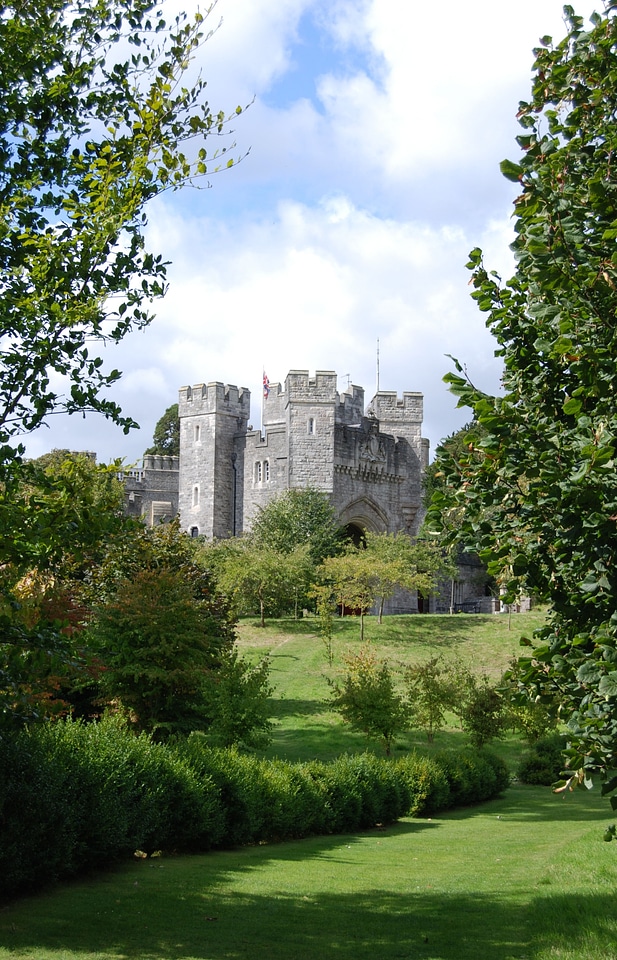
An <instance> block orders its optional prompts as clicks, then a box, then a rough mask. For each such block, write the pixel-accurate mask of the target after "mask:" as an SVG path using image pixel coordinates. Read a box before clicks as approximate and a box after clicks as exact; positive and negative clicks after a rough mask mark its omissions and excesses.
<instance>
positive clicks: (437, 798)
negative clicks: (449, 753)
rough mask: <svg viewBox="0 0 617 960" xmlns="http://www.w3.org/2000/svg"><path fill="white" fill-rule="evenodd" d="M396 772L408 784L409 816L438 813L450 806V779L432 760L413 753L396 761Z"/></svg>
mask: <svg viewBox="0 0 617 960" xmlns="http://www.w3.org/2000/svg"><path fill="white" fill-rule="evenodd" d="M396 771H397V775H398V776H399V777H401V779H403V780H404V781H405V783H406V784H407V789H408V791H409V795H410V803H409V810H408V811H407V814H408V815H409V816H412V817H417V816H419V815H420V814H429V813H436V812H437V811H438V810H445V809H446V808H447V807H449V806H450V786H449V784H448V779H447V777H446V775H445V773H444V771H443V770H442V768H441V767H440V766H439V764H438V763H436V762H435V760H433V759H432V758H430V757H421V756H418V755H417V754H415V753H412V754H410V755H409V756H408V757H401V758H400V759H399V760H397V761H396Z"/></svg>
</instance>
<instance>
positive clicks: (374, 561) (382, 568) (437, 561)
mask: <svg viewBox="0 0 617 960" xmlns="http://www.w3.org/2000/svg"><path fill="white" fill-rule="evenodd" d="M365 549H366V551H367V559H368V560H369V562H370V563H371V565H372V569H373V573H374V575H375V578H376V597H377V599H378V601H379V622H380V623H381V622H382V619H383V608H384V604H385V601H386V600H389V599H391V598H392V597H393V596H394V594H395V593H396V591H397V590H407V591H413V590H419V591H420V592H421V593H423V594H427V593H430V592H431V591H432V590H434V589H435V588H436V586H437V584H438V582H439V581H440V580H442V579H443V578H444V577H446V576H448V575H450V574H451V572H452V564H451V563H449V562H448V560H447V557H446V556H444V551H443V550H442V549H441V546H440V545H439V543H437V542H436V541H435V540H434V539H433V540H411V539H410V537H408V536H407V534H405V533H371V532H370V531H367V532H366V533H365Z"/></svg>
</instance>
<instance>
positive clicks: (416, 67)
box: [24, 0, 602, 464]
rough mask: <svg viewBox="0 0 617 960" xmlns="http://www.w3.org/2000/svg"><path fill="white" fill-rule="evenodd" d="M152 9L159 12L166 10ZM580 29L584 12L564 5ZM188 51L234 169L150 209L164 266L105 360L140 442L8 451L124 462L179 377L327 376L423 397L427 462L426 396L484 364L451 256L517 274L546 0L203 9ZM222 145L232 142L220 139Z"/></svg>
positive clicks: (457, 417) (483, 370) (44, 431)
mask: <svg viewBox="0 0 617 960" xmlns="http://www.w3.org/2000/svg"><path fill="white" fill-rule="evenodd" d="M166 2H167V3H168V4H172V3H173V2H176V0H166ZM574 6H575V9H576V11H577V13H579V14H581V15H582V16H585V17H588V16H589V14H590V13H591V12H592V11H593V10H594V9H601V8H602V4H601V0H598V2H597V3H592V2H589V0H579V2H577V3H575V4H574ZM207 23H208V26H209V27H216V30H215V31H214V33H213V35H212V36H211V38H210V39H209V40H208V42H207V43H206V44H205V46H204V47H203V49H202V50H201V52H200V54H199V62H198V64H196V65H195V69H197V68H199V69H200V70H201V73H202V75H203V77H204V78H205V79H206V80H207V82H208V99H209V102H210V105H211V107H212V108H213V110H215V111H218V110H221V109H223V110H225V112H226V113H233V111H234V110H235V108H236V106H238V105H240V106H243V107H244V106H245V105H247V104H250V106H249V107H248V109H247V110H246V111H244V112H243V113H242V114H241V115H240V116H239V117H238V118H237V120H235V121H234V123H233V131H234V132H233V136H232V137H231V138H230V139H229V140H228V141H227V142H226V143H225V144H223V143H221V144H210V143H208V144H206V146H207V148H208V149H209V150H210V149H213V147H216V146H222V145H226V146H227V147H228V148H229V149H230V150H231V154H232V155H233V156H235V157H238V158H240V157H241V158H242V159H241V162H240V163H238V164H237V165H235V166H234V167H232V168H231V169H230V170H225V171H223V172H221V173H218V174H216V175H215V176H213V177H212V178H211V179H210V181H209V183H210V188H209V189H193V188H190V187H189V188H185V189H184V190H182V191H180V192H178V193H175V194H166V195H164V196H162V197H160V198H158V199H157V200H155V201H154V202H153V203H152V204H151V205H150V207H149V208H148V226H147V228H146V237H147V245H148V248H149V249H150V250H152V251H154V252H156V253H160V254H162V256H163V259H164V260H166V261H169V262H170V266H169V267H168V279H169V290H168V293H167V295H166V297H165V298H164V299H163V300H160V301H157V302H156V304H155V305H154V312H155V314H156V316H155V319H154V321H153V322H152V324H151V325H150V326H149V327H147V328H146V329H145V330H143V331H140V332H136V333H134V334H131V335H130V336H129V337H127V338H126V339H125V340H124V341H123V342H122V344H120V345H118V346H115V347H109V348H106V349H105V350H104V351H103V353H102V356H103V358H104V362H105V366H106V368H108V369H112V368H118V369H120V370H122V372H123V376H122V379H121V380H120V381H119V382H118V383H117V384H115V385H114V388H113V392H112V393H111V394H110V396H111V398H112V399H114V400H115V401H116V402H118V403H119V404H120V405H121V407H122V409H123V412H124V413H125V414H126V415H129V416H132V417H133V418H134V419H135V420H136V421H137V422H138V423H139V424H140V430H135V431H132V432H131V433H130V434H129V435H128V436H126V435H124V433H123V432H122V430H121V428H119V427H116V426H114V425H113V424H110V423H108V422H107V421H105V420H104V419H102V418H101V417H100V416H95V415H87V416H86V417H82V416H81V415H74V416H72V417H68V416H64V415H58V416H53V417H51V418H50V420H49V423H48V426H46V427H42V428H40V429H39V430H38V431H36V432H35V433H33V434H31V435H30V436H29V437H26V438H24V439H25V443H26V450H27V455H28V456H32V457H36V456H39V455H40V454H42V453H44V452H46V451H48V450H51V449H53V448H57V447H66V448H69V449H71V450H92V451H95V452H96V454H97V456H98V459H99V461H100V462H103V463H107V462H110V461H112V460H114V459H116V458H121V459H123V460H124V462H125V463H126V464H136V463H139V461H140V459H141V456H142V454H143V452H144V450H145V449H146V448H147V447H148V446H149V445H150V444H151V443H152V434H153V430H154V427H155V424H156V422H157V420H158V419H159V417H160V416H161V415H162V414H163V413H164V411H165V410H166V408H167V407H168V406H170V404H172V403H175V402H176V401H177V397H178V390H179V388H180V387H181V386H183V385H194V384H197V383H209V382H212V381H221V382H223V383H228V384H235V385H237V386H240V387H246V388H248V389H249V390H250V391H251V418H252V423H253V426H254V427H255V428H257V427H259V425H260V421H261V405H262V399H261V397H262V374H263V372H264V371H265V372H266V374H267V376H268V377H269V380H270V382H271V384H273V383H277V382H281V383H283V382H284V380H285V376H286V374H287V372H288V371H289V370H308V371H309V373H311V374H313V373H314V372H315V371H316V370H334V371H336V372H337V374H338V377H339V379H338V388H339V391H342V390H344V389H345V388H346V387H347V386H348V384H349V383H353V384H357V385H359V386H363V387H364V389H365V398H366V402H367V403H368V401H369V400H370V399H371V397H372V396H373V394H374V392H375V389H376V385H377V367H378V364H377V355H378V352H379V387H380V389H381V390H394V391H397V392H398V394H399V395H401V394H402V392H403V391H407V390H411V391H420V392H422V393H423V394H424V429H423V435H424V436H426V437H428V438H429V440H430V444H431V450H432V451H434V449H435V446H436V445H437V444H438V443H439V441H440V440H441V439H443V438H444V437H445V436H447V435H448V434H450V433H452V432H453V431H454V430H456V429H458V428H459V427H460V426H462V425H463V424H464V423H465V422H466V421H467V420H468V419H469V411H466V410H457V409H456V400H455V398H454V397H453V396H452V395H451V394H450V393H449V392H448V390H447V387H446V385H445V384H444V383H443V381H442V378H443V376H444V375H445V374H446V373H448V372H449V371H450V370H452V369H453V363H452V361H451V359H449V357H450V356H452V357H456V358H457V359H458V360H459V361H460V362H461V363H462V364H464V366H465V368H466V370H467V373H468V375H469V377H470V379H471V380H472V381H473V382H474V383H475V384H476V386H478V387H480V388H481V389H484V390H486V391H487V392H491V393H495V392H497V391H498V390H499V382H500V363H499V361H498V359H496V358H495V356H494V351H495V341H494V340H493V339H492V337H491V336H490V333H489V332H488V331H487V330H486V327H485V322H484V320H485V318H484V315H483V314H481V313H480V312H479V311H478V310H477V307H476V306H475V304H474V302H473V301H472V299H471V297H470V287H469V278H470V274H469V272H468V271H467V270H466V268H465V264H466V262H467V255H468V253H469V251H470V250H471V249H472V248H473V247H476V246H480V247H481V248H482V249H483V251H484V255H485V262H486V264H487V266H488V267H489V268H490V269H496V270H498V271H499V273H500V274H501V275H502V276H503V277H508V276H510V275H511V274H512V272H513V260H512V258H511V254H510V251H509V243H510V242H511V240H512V220H511V213H512V201H513V199H514V196H515V195H516V186H515V185H514V184H512V183H510V182H509V181H507V180H505V179H504V178H503V177H502V175H501V174H500V171H499V163H500V161H501V160H503V159H504V158H506V157H507V158H510V159H516V158H517V156H518V153H519V150H518V146H517V144H516V141H515V137H516V135H517V133H518V132H519V127H518V124H517V122H516V119H515V115H516V111H517V107H518V103H519V101H520V100H524V99H526V98H527V97H528V95H529V92H530V87H531V77H532V64H533V53H532V51H533V48H534V46H537V44H538V39H539V38H540V37H541V36H544V35H546V34H548V35H551V36H553V37H554V38H555V40H558V39H561V37H562V36H563V35H564V33H565V27H564V24H563V20H562V3H561V2H560V0H517V3H516V4H513V3H506V2H504V0H467V2H465V3H462V2H461V0H442V2H441V3H439V4H438V5H433V4H429V3H426V0H422V2H420V0H218V3H217V4H216V6H215V8H214V10H213V11H212V13H211V14H210V16H209V19H208V21H207ZM233 143H235V147H233V148H232V144H233Z"/></svg>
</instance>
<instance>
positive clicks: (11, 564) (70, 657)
mask: <svg viewBox="0 0 617 960" xmlns="http://www.w3.org/2000/svg"><path fill="white" fill-rule="evenodd" d="M116 471H117V465H115V464H113V465H110V466H101V465H98V464H97V463H96V462H95V460H94V459H93V458H92V457H91V456H89V455H88V454H83V453H81V454H80V453H69V451H66V450H54V451H52V453H50V454H46V455H45V456H44V457H41V458H39V460H36V461H31V462H29V463H27V464H24V465H23V468H22V471H21V477H20V482H19V483H11V484H6V485H4V487H2V488H1V489H0V524H2V528H3V533H4V536H3V537H2V538H1V539H2V548H1V553H2V554H3V556H4V563H3V565H2V566H0V691H1V693H0V725H4V726H6V725H12V724H13V723H14V722H23V721H24V720H26V719H34V718H37V717H40V716H42V715H45V714H47V713H50V712H52V713H53V712H57V711H58V710H62V709H66V708H68V706H69V702H68V701H67V696H68V700H69V701H70V698H71V697H70V691H71V689H72V688H73V686H74V685H75V684H77V685H79V684H82V683H87V682H88V680H87V677H88V671H89V665H88V663H87V658H86V657H85V656H84V651H83V649H82V647H81V642H80V638H79V628H80V623H81V621H82V619H83V616H84V611H83V609H82V604H81V601H80V597H79V590H80V586H81V584H82V583H83V581H84V579H85V578H86V577H87V576H88V574H89V572H90V571H91V570H92V568H93V567H94V566H95V565H96V564H97V563H98V562H99V561H100V559H101V557H102V555H103V552H104V549H105V546H104V545H105V542H106V541H107V539H109V538H112V537H117V536H119V535H121V533H122V531H125V530H128V529H131V528H132V523H131V521H129V520H128V519H127V518H126V517H124V516H123V514H122V504H123V491H122V487H121V485H120V483H119V482H118V480H117V477H116Z"/></svg>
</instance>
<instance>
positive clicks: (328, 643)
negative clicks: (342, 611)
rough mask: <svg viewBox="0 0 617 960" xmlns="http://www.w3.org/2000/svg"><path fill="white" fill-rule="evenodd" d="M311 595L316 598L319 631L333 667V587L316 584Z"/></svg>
mask: <svg viewBox="0 0 617 960" xmlns="http://www.w3.org/2000/svg"><path fill="white" fill-rule="evenodd" d="M311 596H312V597H313V599H314V600H315V606H316V608H317V616H318V617H319V633H320V636H321V639H322V640H323V643H324V646H325V648H326V658H327V660H328V665H329V666H330V667H331V666H332V664H333V663H334V644H333V641H332V630H333V626H334V613H335V611H336V605H335V603H334V600H333V598H332V589H331V587H330V586H329V585H328V584H319V583H318V584H314V585H313V588H312V591H311Z"/></svg>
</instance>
